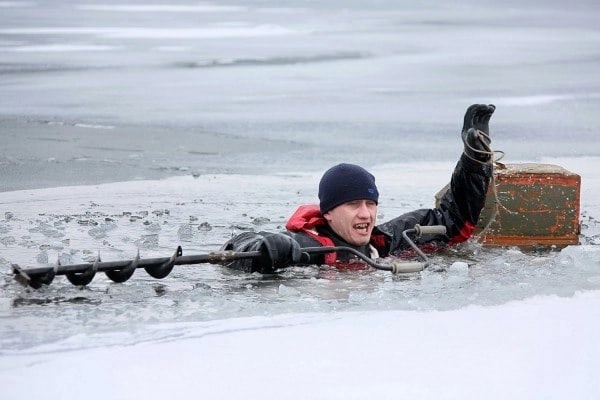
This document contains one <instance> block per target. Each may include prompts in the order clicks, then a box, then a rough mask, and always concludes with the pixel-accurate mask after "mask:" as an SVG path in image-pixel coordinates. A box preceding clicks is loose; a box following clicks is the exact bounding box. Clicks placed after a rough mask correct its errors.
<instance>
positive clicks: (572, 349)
mask: <svg viewBox="0 0 600 400" xmlns="http://www.w3.org/2000/svg"><path fill="white" fill-rule="evenodd" d="M599 12H600V3H597V2H594V1H585V0H582V1H574V2H568V3H565V2H561V1H547V2H543V4H540V2H537V1H518V2H517V1H509V2H501V3H499V2H493V1H485V0H483V1H482V0H479V1H465V2H460V4H453V5H450V4H447V2H440V1H424V2H418V3H417V2H415V3H412V2H397V1H383V0H379V1H373V2H358V1H344V2H340V1H334V0H324V1H319V2H310V1H285V2H279V1H277V2H275V1H266V0H265V1H259V0H257V1H251V2H248V1H245V2H241V1H239V2H237V1H229V2H226V3H224V2H218V3H217V2H214V3H206V2H203V3H199V2H195V1H186V0H182V1H179V2H177V3H168V2H155V1H149V0H142V1H138V0H132V1H127V2H118V1H102V2H90V1H61V0H51V1H43V2H42V1H0V91H1V93H2V96H0V139H2V146H0V386H2V387H3V391H2V393H3V398H9V399H19V398H32V397H44V398H50V399H54V398H56V399H58V398H84V397H85V398H86V399H94V398H107V397H108V398H137V397H145V398H164V397H165V396H175V397H190V396H194V397H198V395H200V396H201V397H208V398H232V399H233V398H236V399H237V398H240V397H242V396H244V397H247V398H259V397H260V398H264V397H276V396H278V397H285V398H315V399H316V398H323V399H325V398H327V399H329V398H344V399H351V398H366V397H378V398H398V397H403V396H404V397H411V398H417V399H442V398H459V397H460V398H473V399H475V398H507V397H510V398H524V399H525V398H527V399H530V398H536V397H537V398H566V397H573V398H582V399H585V398H589V399H595V398H598V397H599V396H600V387H599V384H598V381H597V379H596V376H595V371H597V370H598V369H599V367H600V365H599V364H600V355H599V354H598V353H599V349H600V346H598V345H597V343H596V342H597V338H598V333H599V332H600V325H599V322H598V321H600V318H599V316H600V315H599V314H600V311H599V310H600V308H599V307H598V302H599V301H600V297H599V294H598V293H599V289H600V250H599V249H600V246H598V245H600V223H599V222H598V221H599V220H600V199H599V197H598V193H599V192H600V173H599V172H598V171H599V170H600V169H599V168H598V167H599V166H600V141H598V132H599V131H600V114H598V112H597V110H598V109H600V104H599V103H600V75H599V74H598V70H599V67H600V65H599V64H600V32H599V30H598V24H597V16H598V14H599ZM477 102H481V103H494V104H496V105H497V107H498V108H497V111H496V113H495V115H494V116H493V118H492V124H491V125H492V137H493V147H494V148H496V149H501V150H504V151H505V152H506V154H507V156H506V158H505V161H506V162H521V161H523V162H545V163H552V164H558V165H561V166H563V167H565V168H567V169H569V170H570V171H572V172H575V173H578V174H580V175H581V177H582V197H581V210H582V213H581V221H582V234H581V237H580V245H578V246H569V247H566V248H564V249H553V250H551V251H544V252H526V251H522V250H519V249H516V248H509V249H491V248H486V247H482V246H481V245H479V244H477V243H474V242H470V243H467V244H465V245H461V246H459V247H457V248H455V249H452V250H451V251H449V252H446V253H443V254H437V255H434V256H433V257H432V261H433V265H432V267H431V268H430V269H428V270H426V271H424V272H423V273H420V274H414V275H410V276H392V275H390V274H388V273H385V272H381V271H373V270H367V271H359V272H357V271H355V272H342V271H336V270H333V269H329V268H317V267H308V268H290V269H287V270H285V271H283V272H282V273H281V274H278V275H270V276H261V275H257V274H242V273H238V272H235V271H228V270H225V269H223V268H221V267H218V266H213V265H198V266H180V267H176V268H175V270H174V271H173V272H172V273H171V275H169V276H168V277H167V278H165V279H163V280H155V279H153V278H150V277H149V276H148V275H146V274H145V273H144V272H143V271H141V270H138V271H137V272H136V273H135V274H134V276H133V278H132V279H130V280H129V281H127V282H126V283H124V284H114V283H111V282H110V281H109V280H108V279H107V278H105V277H104V276H101V274H99V275H98V276H97V277H96V278H95V279H94V281H93V282H92V283H91V284H90V285H89V286H88V287H85V288H77V287H74V286H72V285H71V284H69V283H68V282H67V281H66V279H65V278H64V277H58V278H57V279H56V280H55V282H54V283H53V284H52V285H51V286H48V287H44V288H42V289H40V290H32V289H25V288H22V287H21V286H19V285H18V284H17V283H15V282H14V280H13V279H12V275H11V265H12V264H19V265H21V266H23V267H38V266H43V265H47V264H52V263H54V262H56V261H57V260H58V259H60V260H61V262H62V263H70V262H80V261H84V260H85V261H88V260H92V259H94V258H95V257H96V256H97V255H98V254H100V256H101V257H102V259H103V260H106V261H108V260H118V259H126V258H131V257H134V256H135V255H136V253H137V251H138V249H139V251H140V255H141V257H154V256H168V255H171V254H172V253H173V252H174V251H175V248H176V247H177V246H178V245H181V246H182V247H183V250H184V254H194V253H204V252H208V251H212V250H216V249H218V248H219V247H220V245H221V244H222V243H223V242H224V241H225V240H227V239H228V238H229V237H231V235H234V234H237V233H240V232H243V231H245V230H267V231H276V230H280V229H282V227H283V226H284V224H285V221H286V219H287V217H288V216H289V215H290V214H291V212H292V211H294V209H295V207H296V206H297V205H298V204H302V203H310V202H314V201H316V187H317V182H318V180H319V178H320V176H321V174H322V172H323V171H324V170H325V169H327V168H328V167H330V166H331V165H333V164H335V163H338V162H353V163H359V164H362V165H363V166H365V167H366V168H367V169H369V170H370V171H372V172H373V173H374V174H375V175H376V177H377V182H378V186H379V189H380V192H381V193H382V196H381V202H380V210H379V216H378V217H379V220H380V221H381V222H383V221H385V220H388V219H390V218H393V217H394V216H397V215H399V214H401V213H403V212H406V211H410V210H412V209H415V208H421V207H430V206H431V205H432V204H433V195H434V193H436V192H437V190H439V189H440V188H441V187H443V186H444V185H445V184H446V183H447V181H448V179H449V177H450V173H451V170H452V168H453V166H454V163H455V162H456V160H457V158H458V156H459V154H460V152H461V142H460V140H459V131H460V128H461V126H462V116H463V113H464V111H465V109H466V107H467V106H468V105H470V104H472V103H477ZM157 371H160V372H157ZM155 377H159V378H161V379H154V378H155ZM65 382H70V383H69V384H66V383H65ZM105 382H111V384H110V385H107V384H105ZM25 385H27V386H26V388H25Z"/></svg>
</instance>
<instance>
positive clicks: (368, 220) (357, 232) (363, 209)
mask: <svg viewBox="0 0 600 400" xmlns="http://www.w3.org/2000/svg"><path fill="white" fill-rule="evenodd" d="M323 217H325V219H326V220H327V222H328V223H329V226H330V227H331V229H333V231H334V232H335V233H337V234H338V235H339V236H340V237H341V238H342V239H344V240H345V241H346V242H348V243H349V244H352V245H354V246H364V245H366V244H368V243H369V241H370V240H371V233H372V232H373V228H374V227H375V222H376V219H377V203H375V202H374V201H372V200H354V201H349V202H347V203H343V204H340V205H339V206H337V207H335V208H334V209H332V210H329V211H327V212H326V213H325V214H323Z"/></svg>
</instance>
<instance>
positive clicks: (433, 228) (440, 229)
mask: <svg viewBox="0 0 600 400" xmlns="http://www.w3.org/2000/svg"><path fill="white" fill-rule="evenodd" d="M445 234H446V227H445V226H444V225H423V226H422V225H419V224H417V225H415V236H416V237H421V236H423V235H445Z"/></svg>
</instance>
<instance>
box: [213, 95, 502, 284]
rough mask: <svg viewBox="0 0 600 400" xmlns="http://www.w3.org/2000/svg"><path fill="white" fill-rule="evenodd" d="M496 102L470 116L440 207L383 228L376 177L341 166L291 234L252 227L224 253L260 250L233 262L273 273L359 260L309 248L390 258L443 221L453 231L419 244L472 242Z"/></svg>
mask: <svg viewBox="0 0 600 400" xmlns="http://www.w3.org/2000/svg"><path fill="white" fill-rule="evenodd" d="M495 109H496V108H495V106H493V105H485V104H474V105H472V106H470V107H469V108H468V109H467V111H466V113H465V117H464V124H463V129H462V133H461V137H462V140H463V143H464V152H463V154H462V155H461V157H460V159H459V161H458V163H457V165H456V168H455V169H454V173H453V174H452V179H451V182H450V188H449V189H448V191H447V192H446V193H445V195H444V196H443V197H442V199H441V201H440V204H439V206H438V207H436V208H433V209H420V210H415V211H412V212H409V213H406V214H403V215H401V216H399V217H396V218H394V219H392V220H390V221H388V222H385V223H383V224H381V225H376V216H377V204H378V201H379V191H378V190H377V186H376V185H375V177H374V176H373V175H371V174H370V173H369V172H368V171H366V170H365V169H364V168H362V167H360V166H358V165H353V164H338V165H336V166H334V167H332V168H330V169H329V170H327V171H326V172H325V174H323V177H322V178H321V181H320V183H319V201H320V203H319V205H316V204H315V205H304V206H300V207H299V208H298V210H297V211H296V212H295V213H294V214H293V215H292V217H291V218H290V219H289V220H288V222H287V224H286V229H287V230H286V232H283V233H268V232H258V233H255V232H246V233H243V234H241V235H238V236H236V237H234V238H232V239H230V240H229V241H228V242H227V243H225V245H224V246H223V250H233V251H236V252H238V251H260V252H261V253H262V256H261V257H260V258H255V259H243V260H237V261H234V262H232V263H230V264H228V266H230V267H232V268H236V269H241V270H244V271H247V272H262V273H271V272H274V271H276V270H277V269H280V268H285V267H287V266H289V265H297V264H318V265H320V264H327V265H333V266H347V265H348V264H352V263H354V262H356V260H357V259H356V256H354V255H353V254H351V253H348V252H338V253H328V254H314V255H310V256H308V255H307V254H302V252H301V248H302V247H315V246H347V247H351V248H354V249H355V250H358V251H359V252H361V253H362V254H364V255H366V256H368V257H370V258H379V257H387V256H388V255H392V254H398V253H400V252H402V251H403V250H406V249H407V247H408V246H409V245H408V243H406V241H405V240H404V239H403V237H402V232H403V231H405V230H407V229H411V228H413V227H414V226H415V225H416V224H419V225H422V226H428V225H444V226H445V227H446V232H447V233H446V235H435V236H431V237H428V238H426V239H423V238H422V239H419V241H418V242H417V244H418V245H420V246H422V245H425V244H429V245H431V246H440V245H442V246H445V245H448V244H454V243H460V242H463V241H465V240H467V239H468V238H469V237H470V236H471V235H472V234H473V231H474V230H475V226H476V224H477V220H478V218H479V214H480V212H481V210H482V209H483V206H484V203H485V196H486V193H487V189H488V184H489V180H490V177H491V173H492V170H491V166H490V164H489V160H490V157H491V154H490V152H489V144H490V136H489V125H488V123H489V120H490V118H491V116H492V114H493V113H494V110H495Z"/></svg>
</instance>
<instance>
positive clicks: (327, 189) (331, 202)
mask: <svg viewBox="0 0 600 400" xmlns="http://www.w3.org/2000/svg"><path fill="white" fill-rule="evenodd" d="M319 200H320V202H321V204H320V208H321V213H323V214H325V213H326V212H327V211H329V210H331V209H333V208H335V207H337V206H339V205H340V204H343V203H346V202H348V201H353V200H373V201H374V202H375V203H377V202H378V201H379V192H378V191H377V186H375V177H374V176H373V175H371V174H370V173H369V172H368V171H367V170H366V169H364V168H362V167H359V166H358V165H353V164H338V165H336V166H334V167H331V168H330V169H328V170H327V171H326V172H325V173H324V174H323V177H322V178H321V182H319Z"/></svg>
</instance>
